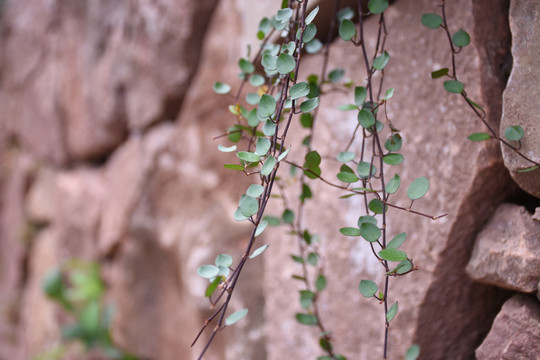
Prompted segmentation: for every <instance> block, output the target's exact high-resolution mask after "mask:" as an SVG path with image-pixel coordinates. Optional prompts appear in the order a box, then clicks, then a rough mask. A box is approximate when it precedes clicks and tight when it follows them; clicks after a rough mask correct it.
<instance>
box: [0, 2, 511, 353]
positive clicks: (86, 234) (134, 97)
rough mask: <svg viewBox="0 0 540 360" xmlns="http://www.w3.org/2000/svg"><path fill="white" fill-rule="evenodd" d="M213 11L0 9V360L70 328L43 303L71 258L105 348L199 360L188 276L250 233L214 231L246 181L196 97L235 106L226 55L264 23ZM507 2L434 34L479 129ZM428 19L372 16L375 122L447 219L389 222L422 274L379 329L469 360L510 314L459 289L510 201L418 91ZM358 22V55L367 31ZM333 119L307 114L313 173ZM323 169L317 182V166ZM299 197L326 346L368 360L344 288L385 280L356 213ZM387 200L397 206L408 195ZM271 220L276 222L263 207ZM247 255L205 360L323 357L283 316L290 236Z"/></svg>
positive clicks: (367, 338)
mask: <svg viewBox="0 0 540 360" xmlns="http://www.w3.org/2000/svg"><path fill="white" fill-rule="evenodd" d="M0 1H1V0H0ZM364 2H365V1H364ZM216 3H218V1H217V0H205V1H202V0H201V1H188V0H157V1H148V0H137V1H114V2H110V1H106V0H95V1H90V2H84V1H82V2H81V1H67V2H66V1H61V0H47V1H45V0H31V1H30V2H29V1H27V2H25V3H24V4H22V3H21V2H17V1H14V0H13V1H10V2H7V3H5V7H4V8H3V9H4V12H3V17H2V20H1V21H0V48H1V49H3V51H2V52H0V109H2V111H0V152H1V154H2V156H1V157H0V159H1V164H0V219H1V228H0V250H1V251H0V306H1V318H0V359H15V360H18V359H29V358H32V357H33V356H35V355H36V354H40V353H41V352H42V351H44V350H47V349H50V348H51V347H52V346H54V345H55V344H57V342H58V340H59V335H60V333H59V329H60V326H61V325H62V324H64V321H63V320H65V319H64V317H63V316H62V315H63V314H62V311H60V309H59V308H58V307H56V306H54V305H53V304H51V303H50V302H49V301H48V300H46V299H45V297H44V296H43V293H42V291H41V288H40V286H41V281H42V279H43V276H44V274H45V272H46V271H47V270H48V269H50V268H51V267H53V266H54V265H56V264H61V263H62V262H63V261H65V260H66V259H69V258H71V257H80V258H84V259H88V260H94V261H98V262H100V263H101V265H102V269H103V275H104V277H105V280H106V283H107V285H108V289H110V292H109V294H108V297H107V302H109V303H112V304H113V305H115V307H116V309H117V310H116V315H115V318H114V324H113V337H114V339H115V340H116V341H117V343H118V345H119V346H120V347H122V348H125V349H129V350H131V351H133V352H135V353H136V354H137V355H140V356H146V357H150V358H152V359H160V360H177V359H190V358H196V356H197V354H198V352H199V351H200V350H201V348H202V347H203V346H204V341H205V340H206V337H205V336H206V335H205V336H203V338H201V340H199V343H198V344H197V345H196V347H195V348H194V349H191V348H190V346H189V345H190V343H191V341H192V340H193V338H194V336H195V334H196V333H197V332H198V330H199V329H200V327H201V326H202V324H203V323H204V319H205V318H207V317H208V316H209V315H210V314H211V312H210V311H209V309H208V303H207V301H206V299H205V298H204V296H203V294H204V288H205V286H206V285H207V282H206V281H205V280H203V279H201V278H200V277H198V276H197V275H196V269H197V267H198V266H200V265H201V264H208V263H212V262H213V261H214V259H215V256H216V255H217V254H219V253H223V252H226V253H229V254H231V255H232V256H233V258H234V259H235V260H238V258H239V257H240V256H241V254H242V251H243V249H244V246H245V243H246V240H247V239H248V236H249V230H250V229H249V226H246V224H238V223H235V222H234V221H233V220H232V216H231V215H232V213H233V212H234V209H235V208H236V206H237V202H238V198H239V197H240V195H241V194H242V192H243V191H244V190H245V188H246V187H247V186H248V185H249V184H250V183H252V182H255V180H253V179H252V178H247V177H244V176H243V175H240V176H239V175H238V173H234V172H231V171H230V170H226V169H224V168H223V167H222V164H223V163H226V162H231V158H233V159H234V154H230V153H229V154H224V153H220V152H218V151H216V147H217V145H218V144H224V145H226V144H227V141H226V140H225V139H224V138H220V139H219V140H217V141H215V140H212V137H213V136H216V135H220V134H222V133H223V131H224V130H225V129H227V127H228V126H230V125H231V124H232V123H233V122H234V119H233V118H232V116H231V114H230V113H229V112H228V111H227V106H228V105H230V104H231V102H232V99H231V98H230V97H227V96H216V95H215V94H213V93H212V91H211V87H212V84H213V82H214V81H216V80H220V81H224V82H227V83H229V84H231V85H232V86H233V91H235V90H236V89H237V86H238V78H237V76H236V75H237V73H238V65H237V61H238V57H240V56H245V54H246V48H247V45H248V44H255V42H256V37H255V34H256V29H257V25H258V21H259V19H260V18H261V17H262V16H270V15H271V14H273V13H275V12H276V10H277V7H278V6H279V1H258V2H253V1H252V0H220V1H219V5H218V6H217V8H216V9H215V12H214V14H213V17H212V19H211V21H210V12H211V10H212V9H213V7H214V5H215V4H216ZM310 3H311V1H310ZM342 3H344V2H343V1H342ZM507 5H508V2H507V1H496V2H490V3H489V6H487V5H486V2H483V1H473V2H472V4H471V3H470V2H467V1H465V0H460V1H456V2H452V4H450V3H449V5H448V6H449V14H450V18H449V21H450V23H451V24H452V25H451V26H452V27H455V29H458V28H459V27H463V28H464V29H467V30H468V31H469V32H470V33H471V35H472V39H473V42H474V43H473V44H471V46H469V47H467V48H466V49H464V50H463V52H462V53H461V54H460V55H459V57H458V64H459V68H458V71H459V73H460V74H461V76H462V79H463V80H464V81H465V82H466V84H467V92H468V94H469V95H470V96H471V97H472V98H473V99H475V100H477V101H478V102H481V103H482V104H483V105H485V108H486V109H487V110H489V113H490V116H489V121H490V122H491V123H492V124H493V125H494V126H498V125H499V124H498V119H499V118H500V106H501V105H500V104H501V99H502V96H501V93H502V88H503V86H504V76H501V71H500V68H501V65H502V64H503V60H504V58H505V54H506V53H505V51H506V49H508V48H509V47H508V46H507V45H506V44H507V42H508V40H509V37H508V36H507V35H508V34H507V32H508V24H507V16H506V14H505V12H504V9H505V6H506V7H507ZM437 10H438V8H437V7H436V6H434V5H433V2H432V1H428V0H423V1H413V0H400V1H397V2H395V3H393V4H392V6H391V7H390V8H389V10H388V12H387V14H386V19H387V24H388V30H389V32H390V37H389V39H388V42H387V49H388V51H389V52H390V54H391V57H392V59H391V61H390V63H389V65H388V68H387V69H386V71H385V86H388V87H394V88H396V95H395V97H394V98H393V99H392V101H390V102H389V115H390V116H391V118H392V121H393V122H394V123H395V124H396V125H397V126H398V127H399V128H400V129H402V131H403V134H404V144H405V145H404V155H405V157H406V161H405V163H404V164H403V165H402V166H398V167H395V170H396V172H399V173H400V175H401V176H402V186H403V187H405V186H406V184H408V183H410V182H411V181H412V180H413V179H414V178H416V177H418V176H421V175H426V176H428V177H429V178H430V180H431V189H430V192H429V193H428V195H427V196H426V198H425V199H424V200H422V201H418V202H417V203H415V208H416V209H417V210H421V211H424V212H427V213H430V214H439V213H443V212H446V213H448V214H449V215H448V217H446V218H443V219H442V220H440V221H439V222H436V223H433V222H431V221H430V220H428V219H425V218H419V217H416V216H412V215H410V214H405V213H400V212H396V211H394V210H391V211H390V214H389V216H390V219H391V221H390V223H389V231H390V232H391V233H397V232H402V231H407V232H408V233H409V239H408V240H407V243H406V244H405V247H406V248H405V250H407V252H408V253H410V255H411V256H412V257H413V258H414V259H415V262H416V263H417V264H418V265H419V266H420V270H419V271H417V272H415V273H414V274H412V275H411V276H407V277H404V278H401V279H398V280H396V281H394V279H392V282H391V290H390V297H391V300H394V299H396V300H398V301H399V304H400V311H399V313H398V316H397V317H396V319H395V320H394V321H393V322H392V328H391V353H390V358H401V357H402V354H403V352H404V350H405V349H406V348H407V347H408V346H409V345H410V344H411V343H412V342H418V343H420V345H421V347H422V351H423V354H424V355H423V356H424V357H423V358H425V359H431V358H440V359H443V358H445V356H446V357H447V358H451V359H468V358H471V357H472V355H473V353H474V349H475V348H476V347H477V345H478V344H479V343H480V342H481V340H482V339H483V338H484V337H485V334H487V332H488V329H489V326H490V325H491V322H492V320H493V318H494V316H495V313H496V312H497V311H498V310H499V308H500V305H501V304H502V301H503V300H502V299H503V298H504V297H505V296H506V293H504V292H502V291H501V290H498V289H496V288H494V287H493V286H488V285H483V284H478V283H474V282H472V281H471V280H470V278H469V277H468V276H467V275H466V273H465V271H464V268H465V266H466V263H467V261H468V260H469V257H470V253H471V251H472V247H473V243H474V238H475V236H476V234H477V233H478V232H479V231H480V229H481V228H482V227H483V225H484V223H485V222H486V221H487V220H488V219H489V218H490V217H491V215H492V213H493V212H494V211H495V209H496V208H497V206H498V205H499V204H500V203H501V202H502V201H503V200H504V198H505V197H506V196H507V194H508V193H510V192H512V191H513V190H512V184H511V180H510V177H509V176H508V175H507V174H506V172H505V169H504V167H503V165H502V160H501V155H500V150H499V147H498V144H496V143H494V142H487V143H483V144H478V143H471V142H469V141H468V140H466V136H467V135H469V134H470V133H472V132H477V131H481V130H480V126H479V125H478V124H477V123H476V122H475V121H476V120H474V116H473V115H472V113H471V112H470V110H469V109H467V107H466V106H464V104H463V103H462V102H461V99H459V97H458V96H451V95H449V94H446V93H445V92H444V90H443V89H442V84H441V82H440V81H432V80H431V79H430V78H429V72H430V71H432V70H435V69H437V68H439V67H442V66H445V65H447V64H449V56H448V48H447V45H446V44H445V41H446V39H445V37H444V34H443V33H442V32H437V31H430V30H427V29H425V28H423V27H422V26H421V25H420V21H419V18H420V15H421V14H422V13H425V12H436V11H437ZM322 15H324V14H321V16H322ZM518 20H519V19H516V21H518ZM208 21H210V27H209V28H208V31H206V28H205V26H206V23H207V22H208ZM366 25H367V28H366V32H367V33H369V36H370V37H372V36H373V35H374V31H375V27H376V19H374V18H370V19H369V20H368V21H367V24H366ZM322 28H323V26H321V29H322ZM204 34H206V35H205V40H204V46H202V38H203V35H204ZM319 36H321V37H322V36H325V35H324V34H322V33H321V34H319ZM411 39H414V40H415V41H411ZM369 46H370V49H371V48H372V47H373V46H374V44H373V43H372V42H371V43H370V44H369ZM332 47H333V50H332V55H331V57H332V58H331V60H332V62H333V63H334V64H333V65H332V67H344V68H346V69H347V76H350V77H351V78H353V79H354V80H355V81H357V82H362V81H363V80H364V78H365V74H364V73H363V72H362V70H361V69H359V67H358V66H357V65H358V64H359V63H361V56H360V54H359V53H358V51H357V50H358V49H356V48H352V47H351V46H347V45H346V44H343V43H342V42H339V41H336V43H335V44H334V45H332ZM200 51H202V52H201V53H200ZM252 51H253V49H252ZM200 54H202V55H201V56H200V57H199V55H200ZM418 54H422V56H418ZM197 59H200V60H199V61H197ZM304 59H305V61H306V64H305V65H306V66H307V68H306V69H304V70H302V73H301V74H300V75H301V76H305V75H308V73H307V70H308V69H309V70H310V71H311V70H312V71H314V72H316V73H319V72H320V60H321V59H320V58H317V57H308V56H306V57H305V58H304ZM304 72H305V73H304ZM351 96H352V95H351ZM419 98H420V99H422V101H418V99H419ZM341 104H343V102H342V99H341V98H339V99H338V97H337V96H336V94H333V95H329V96H328V97H327V98H325V100H323V103H322V104H321V108H320V112H321V118H320V122H319V124H318V125H317V126H319V127H320V129H319V130H317V131H318V132H317V134H316V135H315V145H316V146H317V147H318V148H320V149H321V150H320V151H321V152H322V153H324V154H325V155H334V154H335V152H336V151H339V150H340V146H341V144H343V143H344V142H346V141H348V139H349V134H350V132H351V131H352V130H353V129H354V125H355V123H356V119H355V118H354V117H351V116H350V115H349V114H350V113H348V114H346V113H343V112H339V111H336V110H335V108H336V106H338V105H341ZM291 131H294V132H298V129H291ZM291 134H293V133H291ZM302 135H303V133H301V131H300V132H299V133H298V135H296V138H295V139H294V137H295V136H294V135H293V136H292V137H291V140H294V141H292V143H293V149H292V150H291V154H290V156H291V159H298V158H299V157H301V156H302V154H301V152H296V150H297V149H300V148H301V147H300V146H299V145H298V144H299V142H300V140H301V137H302ZM338 144H339V146H338ZM323 166H324V169H323V171H327V172H328V173H329V169H330V168H331V167H332V164H330V161H328V162H327V161H326V159H325V160H324V162H323ZM311 185H312V188H313V189H314V191H317V193H318V192H319V191H321V190H324V194H323V193H320V194H317V195H316V199H315V200H314V201H313V202H311V203H310V204H309V205H308V208H307V212H306V214H307V224H308V226H309V228H310V230H313V232H316V233H318V234H320V235H321V239H322V242H321V250H322V252H323V254H324V255H325V262H326V266H327V275H328V279H329V285H328V290H327V291H325V292H324V293H323V297H322V298H321V301H322V302H321V310H322V311H323V316H324V317H325V318H326V319H327V320H328V325H329V326H328V327H329V329H331V330H332V331H334V335H333V336H334V338H335V340H336V349H337V350H338V351H339V352H343V353H345V354H346V355H349V358H353V359H359V360H363V359H372V358H374V357H379V351H380V345H381V344H380V343H381V341H382V337H381V334H382V326H383V325H382V317H383V314H382V309H381V307H380V306H378V304H376V303H375V302H369V301H367V300H366V299H364V298H363V297H361V296H360V295H359V294H358V291H357V285H358V281H359V280H360V279H361V278H370V279H374V280H375V281H377V282H379V283H380V281H381V280H382V276H381V273H380V272H379V271H374V270H373V267H376V266H377V265H378V264H377V263H376V262H374V261H373V258H372V256H371V255H370V253H369V249H366V247H365V246H364V245H365V244H363V243H356V242H354V241H350V239H345V238H343V237H341V236H340V235H339V232H338V228H339V227H342V226H347V225H349V224H350V223H354V222H355V221H356V217H357V216H358V215H359V214H360V211H359V210H358V207H359V206H360V204H359V203H358V202H356V201H355V200H354V199H352V200H339V201H340V203H336V200H338V196H339V195H341V194H340V193H338V192H336V191H328V188H327V187H323V186H321V184H318V183H316V182H313V183H312V184H311ZM395 201H396V202H397V203H403V204H405V202H406V200H405V196H404V194H403V193H401V195H399V194H398V195H396V196H395ZM272 206H274V208H273V210H275V211H280V210H282V209H281V208H280V207H279V202H274V204H273V205H272ZM321 209H323V210H324V212H322V211H320V210H321ZM260 241H261V243H262V242H265V243H270V244H271V246H270V247H269V249H268V250H267V252H266V253H265V254H264V256H261V257H259V258H256V259H255V260H254V261H250V262H248V264H247V265H246V268H245V270H244V272H243V274H242V277H241V282H240V283H239V286H238V287H237V292H236V294H235V296H234V298H233V302H232V304H231V308H232V309H231V310H232V311H234V310H238V309H241V308H246V307H247V308H249V315H248V317H247V318H246V319H244V320H242V321H241V322H239V323H238V324H236V325H235V326H233V327H231V328H227V329H226V330H225V331H223V332H222V333H220V334H219V336H218V338H217V340H216V342H215V343H214V344H213V345H212V348H211V349H210V352H209V354H208V357H205V359H210V360H214V359H216V360H233V359H234V360H236V359H257V360H265V359H272V360H273V359H276V360H277V359H280V360H281V359H283V358H284V357H287V358H289V357H290V358H302V359H303V358H314V357H316V356H318V355H320V354H319V353H318V352H317V350H316V349H317V346H318V345H317V343H316V341H317V332H316V331H310V329H306V328H305V327H302V326H300V325H299V324H297V323H296V321H295V319H294V314H295V313H296V312H298V311H299V309H300V306H299V304H298V301H297V300H298V299H297V297H298V296H297V290H298V289H297V287H296V285H297V284H295V283H294V282H293V281H291V279H290V276H291V275H292V274H294V273H296V272H297V267H296V266H295V264H294V263H293V262H292V261H290V260H289V255H290V254H291V253H294V252H295V251H296V246H295V244H294V239H292V238H291V237H290V236H289V235H288V234H285V233H284V232H283V233H280V231H279V230H276V229H267V233H265V234H264V235H263V236H262V237H261V238H260ZM64 315H65V314H64ZM358 324H361V325H360V326H359V325H358ZM351 329H354V331H352V332H351ZM374 349H375V350H374ZM374 352H376V355H374ZM430 355H431V356H430ZM88 356H89V357H90V356H91V355H88ZM68 358H69V357H68ZM73 358H77V359H79V358H80V356H79V357H76V356H73Z"/></svg>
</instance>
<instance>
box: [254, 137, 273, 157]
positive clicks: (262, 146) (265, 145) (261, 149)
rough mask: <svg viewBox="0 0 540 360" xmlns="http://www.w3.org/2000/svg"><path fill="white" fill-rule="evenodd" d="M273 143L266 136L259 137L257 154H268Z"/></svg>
mask: <svg viewBox="0 0 540 360" xmlns="http://www.w3.org/2000/svg"><path fill="white" fill-rule="evenodd" d="M271 145H272V142H271V141H270V140H269V139H267V138H265V137H259V138H257V144H256V146H255V154H257V155H259V156H264V155H266V153H268V150H270V146H271Z"/></svg>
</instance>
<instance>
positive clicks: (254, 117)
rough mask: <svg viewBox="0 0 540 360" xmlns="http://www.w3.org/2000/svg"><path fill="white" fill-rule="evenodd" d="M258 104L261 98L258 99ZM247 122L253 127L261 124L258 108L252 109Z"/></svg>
mask: <svg viewBox="0 0 540 360" xmlns="http://www.w3.org/2000/svg"><path fill="white" fill-rule="evenodd" d="M257 96H258V95H257ZM259 99H260V98H259ZM257 104H259V100H257ZM247 122H248V125H249V126H251V127H255V126H257V125H259V118H258V117H257V109H251V111H250V112H249V113H248V116H247Z"/></svg>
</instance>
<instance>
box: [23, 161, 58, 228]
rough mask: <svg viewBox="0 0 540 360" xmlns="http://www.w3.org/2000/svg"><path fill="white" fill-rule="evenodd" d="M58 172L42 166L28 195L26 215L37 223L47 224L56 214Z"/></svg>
mask: <svg viewBox="0 0 540 360" xmlns="http://www.w3.org/2000/svg"><path fill="white" fill-rule="evenodd" d="M55 180H56V173H55V171H54V170H52V169H50V168H47V167H41V168H40V169H39V170H38V173H37V175H36V178H35V179H34V181H33V182H32V186H31V187H30V190H29V191H28V195H27V196H26V209H25V210H26V215H27V216H28V219H29V220H30V221H31V222H32V223H35V224H47V223H49V222H51V221H52V219H53V218H54V217H55V215H56V206H57V203H56V200H57V194H56V184H55Z"/></svg>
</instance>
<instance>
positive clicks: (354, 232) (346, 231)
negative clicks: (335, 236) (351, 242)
mask: <svg viewBox="0 0 540 360" xmlns="http://www.w3.org/2000/svg"><path fill="white" fill-rule="evenodd" d="M339 232H340V233H342V234H343V235H345V236H361V235H362V234H361V233H360V229H357V228H353V227H344V228H341V229H339Z"/></svg>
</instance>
